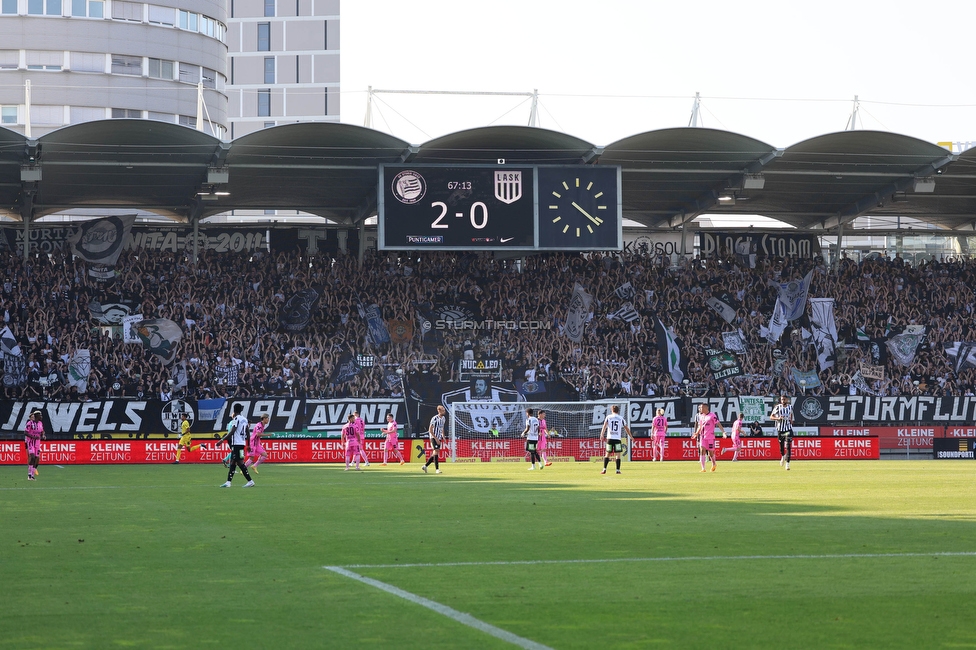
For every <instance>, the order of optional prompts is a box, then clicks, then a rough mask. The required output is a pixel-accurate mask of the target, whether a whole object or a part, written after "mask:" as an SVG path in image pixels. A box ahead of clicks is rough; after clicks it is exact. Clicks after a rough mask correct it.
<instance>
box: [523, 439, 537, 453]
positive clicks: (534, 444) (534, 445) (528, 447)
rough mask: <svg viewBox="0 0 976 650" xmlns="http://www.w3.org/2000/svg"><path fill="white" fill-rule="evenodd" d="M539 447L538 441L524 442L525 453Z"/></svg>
mask: <svg viewBox="0 0 976 650" xmlns="http://www.w3.org/2000/svg"><path fill="white" fill-rule="evenodd" d="M538 447H539V441H538V440H526V441H525V451H528V452H532V451H535V450H536V449H537V448H538Z"/></svg>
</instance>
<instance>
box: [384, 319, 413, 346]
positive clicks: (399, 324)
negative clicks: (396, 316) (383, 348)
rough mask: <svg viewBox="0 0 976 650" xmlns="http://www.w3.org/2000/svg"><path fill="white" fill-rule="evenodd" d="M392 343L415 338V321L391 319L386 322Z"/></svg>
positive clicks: (405, 341)
mask: <svg viewBox="0 0 976 650" xmlns="http://www.w3.org/2000/svg"><path fill="white" fill-rule="evenodd" d="M386 327H387V330H388V331H389V332H390V342H391V343H409V342H410V341H412V340H413V321H409V320H390V321H387V323H386Z"/></svg>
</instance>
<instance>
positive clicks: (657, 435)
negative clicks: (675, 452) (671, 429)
mask: <svg viewBox="0 0 976 650" xmlns="http://www.w3.org/2000/svg"><path fill="white" fill-rule="evenodd" d="M667 437H668V434H667V432H665V433H655V434H654V442H656V443H657V444H659V445H663V444H664V439H665V438H667Z"/></svg>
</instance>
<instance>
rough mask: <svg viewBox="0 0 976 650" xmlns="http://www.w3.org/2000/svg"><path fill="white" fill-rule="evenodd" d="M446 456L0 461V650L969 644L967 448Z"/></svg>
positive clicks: (971, 523) (974, 510)
mask: <svg viewBox="0 0 976 650" xmlns="http://www.w3.org/2000/svg"><path fill="white" fill-rule="evenodd" d="M441 467H442V469H443V471H444V473H443V474H441V475H434V474H433V471H432V472H431V474H428V475H425V474H423V473H422V472H421V471H420V466H419V464H417V463H411V464H408V465H406V466H404V467H400V466H394V465H391V466H389V467H379V466H378V464H376V463H374V464H373V465H372V466H371V467H369V468H366V469H364V470H363V471H361V472H354V471H350V472H344V471H343V469H342V467H341V466H327V465H303V466H290V465H274V464H268V465H264V466H262V467H261V468H260V474H257V475H256V476H254V478H255V481H256V483H257V485H256V487H254V488H248V489H242V487H241V486H242V485H243V484H244V481H243V480H242V477H241V476H240V474H238V475H237V477H235V480H234V485H233V487H232V488H229V489H220V488H218V487H217V486H218V485H219V484H220V483H222V482H223V481H224V480H225V479H226V471H225V470H224V469H223V468H222V467H220V466H212V465H210V466H203V465H181V466H172V465H162V466H161V465H150V466H131V465H130V466H65V467H64V468H59V467H55V466H41V468H40V470H41V472H40V476H39V478H38V480H37V481H36V482H33V483H29V482H28V481H27V480H26V469H24V468H23V467H0V581H2V585H3V586H2V589H3V596H2V599H0V603H2V607H0V648H114V647H136V648H221V649H222V648H249V649H253V648H353V647H383V648H517V647H522V648H546V647H548V648H560V649H561V648H651V647H653V648H657V647H680V648H715V647H721V648H734V647H750V648H752V647H776V648H784V647H786V648H830V647H848V648H849V647H878V648H920V647H925V648H937V647H947V648H948V647H951V648H960V647H976V623H974V621H973V608H974V605H976V499H974V498H973V496H974V484H976V475H974V471H973V470H974V469H976V466H974V465H973V464H971V463H966V462H954V461H938V462H937V461H918V462H906V461H867V462H860V461H857V462H851V461H847V462H843V461H836V462H834V461H819V462H797V463H794V464H793V469H792V470H791V471H789V472H786V471H784V470H783V469H782V468H781V467H779V465H778V463H770V462H739V463H731V462H728V461H726V462H720V463H719V465H718V471H716V472H714V473H712V472H709V473H706V474H701V473H700V472H699V471H698V470H699V467H698V464H697V463H689V462H668V463H625V464H624V466H623V473H622V474H621V475H619V476H618V475H615V474H614V473H613V469H612V466H611V469H610V471H609V472H608V474H607V475H606V476H601V475H600V474H599V470H600V466H599V465H597V464H596V463H556V464H554V465H553V466H552V467H548V468H546V469H545V470H544V471H538V470H537V471H534V472H529V471H526V468H527V465H526V464H525V463H483V464H477V463H464V464H461V463H458V464H451V463H444V464H442V465H441ZM431 470H433V467H431Z"/></svg>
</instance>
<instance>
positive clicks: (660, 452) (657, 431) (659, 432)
mask: <svg viewBox="0 0 976 650" xmlns="http://www.w3.org/2000/svg"><path fill="white" fill-rule="evenodd" d="M667 435H668V418H667V417H665V415H664V409H658V410H657V415H655V416H654V420H652V421H651V460H652V461H655V460H658V461H663V460H664V439H665V438H666V437H667Z"/></svg>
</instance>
